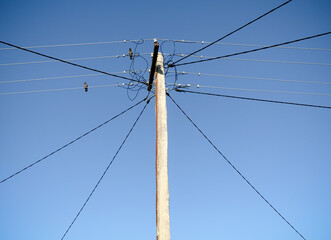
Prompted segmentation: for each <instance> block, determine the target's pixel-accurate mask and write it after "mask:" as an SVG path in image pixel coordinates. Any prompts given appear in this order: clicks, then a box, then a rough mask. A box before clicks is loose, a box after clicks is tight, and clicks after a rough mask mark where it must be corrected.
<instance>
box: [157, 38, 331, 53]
mask: <svg viewBox="0 0 331 240" xmlns="http://www.w3.org/2000/svg"><path fill="white" fill-rule="evenodd" d="M163 40H164V41H173V42H177V43H199V44H209V43H212V42H208V41H194V40H173V39H163ZM215 45H229V46H244V47H266V46H267V45H265V44H263V45H261V44H246V43H223V42H222V43H215ZM276 48H282V49H295V50H313V51H331V49H328V48H307V47H282V46H278V47H276Z"/></svg>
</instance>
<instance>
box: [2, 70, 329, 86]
mask: <svg viewBox="0 0 331 240" xmlns="http://www.w3.org/2000/svg"><path fill="white" fill-rule="evenodd" d="M169 72H171V73H172V72H174V71H169ZM177 74H183V75H187V74H189V75H197V76H210V77H225V78H235V79H251V80H263V81H276V82H290V83H307V84H323V85H331V82H313V81H299V80H289V79H279V78H260V77H247V76H237V75H224V74H211V73H194V72H184V71H177ZM0 83H1V82H0Z"/></svg>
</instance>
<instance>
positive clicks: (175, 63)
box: [169, 0, 292, 66]
mask: <svg viewBox="0 0 331 240" xmlns="http://www.w3.org/2000/svg"><path fill="white" fill-rule="evenodd" d="M291 1H292V0H289V1H287V2H285V3H283V4H281V5H279V6H278V7H275V8H274V9H271V10H270V11H268V12H266V13H265V14H263V15H261V16H259V17H258V18H255V19H254V20H252V21H250V22H249V23H246V24H245V25H243V26H241V27H240V28H237V29H236V30H234V31H232V32H230V33H228V34H226V35H225V36H223V37H221V38H219V39H217V40H216V41H214V42H212V43H210V44H208V45H207V46H205V47H203V48H200V49H199V50H197V51H195V52H193V53H191V54H189V55H188V56H185V57H183V58H181V59H179V60H177V61H175V62H174V63H173V64H171V65H177V63H178V62H180V61H182V60H184V59H185V58H188V57H189V56H191V55H193V54H196V53H197V52H200V51H202V50H204V49H206V48H208V47H210V46H212V45H213V44H215V43H217V42H219V41H221V40H223V39H224V38H226V37H228V36H230V35H232V34H234V33H235V32H238V31H239V30H241V29H243V28H245V27H247V26H248V25H250V24H252V23H254V22H256V21H257V20H259V19H261V18H263V17H265V16H267V15H268V14H270V13H272V12H273V11H275V10H277V9H279V8H281V7H283V6H285V5H286V4H288V3H289V2H291ZM169 66H170V65H169ZM177 66H179V65H177Z"/></svg>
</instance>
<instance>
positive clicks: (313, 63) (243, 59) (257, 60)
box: [175, 53, 331, 66]
mask: <svg viewBox="0 0 331 240" xmlns="http://www.w3.org/2000/svg"><path fill="white" fill-rule="evenodd" d="M175 55H176V56H180V57H182V56H186V54H183V53H180V54H175ZM191 57H195V58H200V59H201V58H207V60H208V59H213V58H215V57H208V56H202V55H192V56H191ZM223 59H224V60H236V61H247V62H268V63H286V64H304V65H320V66H331V64H330V63H316V62H294V61H282V60H266V59H250V58H248V59H247V58H246V59H245V58H231V57H229V58H228V57H227V58H223Z"/></svg>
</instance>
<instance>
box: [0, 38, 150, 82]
mask: <svg viewBox="0 0 331 240" xmlns="http://www.w3.org/2000/svg"><path fill="white" fill-rule="evenodd" d="M0 43H2V44H5V45H8V46H11V47H15V48H17V49H20V50H23V51H26V52H30V53H33V54H36V55H39V56H42V57H46V58H49V59H52V60H56V61H59V62H63V63H66V64H69V65H72V66H76V67H79V68H84V69H87V70H90V71H94V72H98V73H102V74H106V75H109V76H112V77H117V78H122V79H126V80H129V81H133V82H139V83H143V82H140V81H137V80H135V79H131V78H127V77H123V76H118V75H115V74H112V73H108V72H105V71H101V70H97V69H94V68H90V67H86V66H83V65H79V64H76V63H73V62H68V61H66V60H62V59H60V58H56V57H52V56H48V55H45V54H42V53H39V52H35V51H32V50H29V49H26V48H22V47H19V46H16V45H13V44H11V43H7V42H4V41H0ZM144 84H145V83H144Z"/></svg>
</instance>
